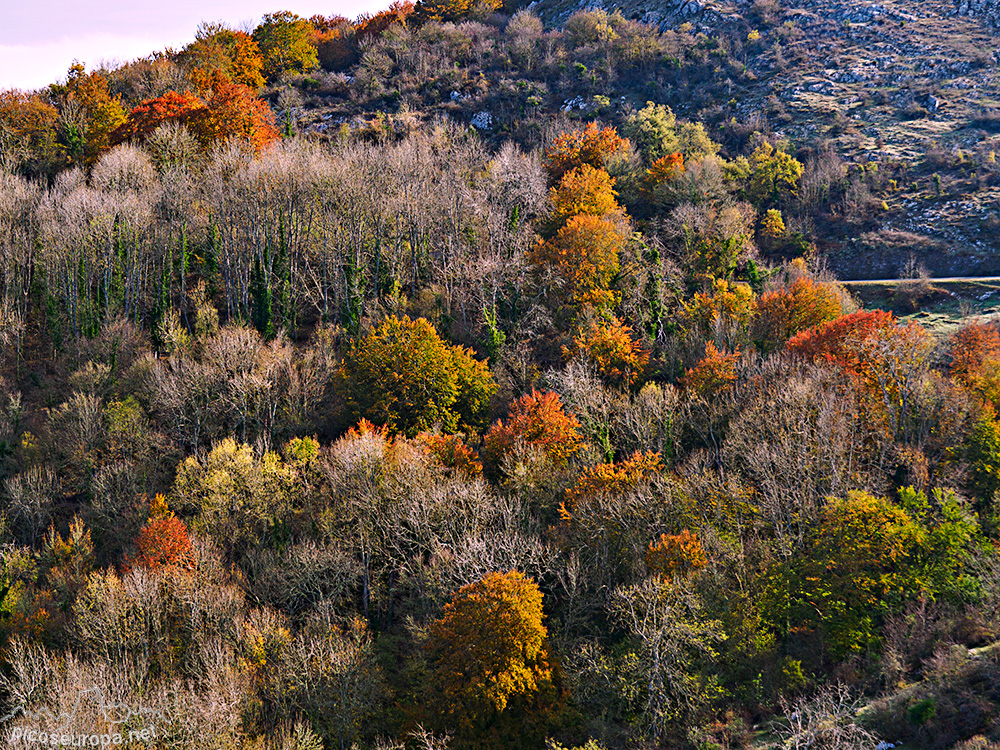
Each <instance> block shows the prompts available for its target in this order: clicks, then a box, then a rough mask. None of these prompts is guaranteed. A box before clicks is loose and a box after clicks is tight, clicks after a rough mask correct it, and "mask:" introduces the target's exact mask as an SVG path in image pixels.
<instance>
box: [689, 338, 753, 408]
mask: <svg viewBox="0 0 1000 750" xmlns="http://www.w3.org/2000/svg"><path fill="white" fill-rule="evenodd" d="M739 358H740V351H739V349H737V350H736V351H735V352H732V353H730V352H727V351H726V350H725V349H722V350H721V351H720V350H719V349H716V347H715V344H714V343H713V342H711V341H709V342H707V343H706V344H705V356H704V357H702V358H701V359H700V360H699V361H698V363H697V364H696V365H695V366H694V367H692V368H691V369H690V370H688V371H687V372H686V373H685V374H684V377H683V378H681V381H680V382H681V385H682V386H684V389H685V390H687V391H690V392H691V393H694V394H695V395H696V396H698V397H699V398H702V399H705V400H706V401H707V400H711V399H712V398H714V397H715V396H717V395H718V394H720V393H722V392H723V391H725V390H727V389H728V388H729V386H731V385H732V384H733V382H734V381H735V380H736V362H737V361H738V360H739Z"/></svg>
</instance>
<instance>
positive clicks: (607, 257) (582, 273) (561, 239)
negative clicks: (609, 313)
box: [528, 214, 628, 308]
mask: <svg viewBox="0 0 1000 750" xmlns="http://www.w3.org/2000/svg"><path fill="white" fill-rule="evenodd" d="M627 241H628V235H627V234H626V233H625V232H623V231H622V230H621V229H620V228H619V226H618V224H617V223H616V222H614V221H611V220H609V219H605V218H601V217H599V216H590V215H587V214H581V215H579V216H574V217H573V218H571V219H570V220H569V221H568V222H567V223H566V225H565V226H564V227H562V229H560V230H559V231H558V232H557V233H556V236H555V237H553V238H552V239H550V240H548V241H547V242H539V243H538V244H537V245H536V246H535V248H534V249H533V250H531V251H530V252H529V253H528V260H530V261H531V262H532V263H534V264H536V265H539V266H547V267H549V268H551V269H552V270H553V271H554V272H555V274H556V275H557V276H558V277H559V278H560V279H561V281H562V284H561V285H560V288H559V291H558V294H557V296H558V297H560V298H561V299H563V300H564V301H566V302H568V303H569V304H572V305H576V306H581V305H593V306H594V307H596V308H607V307H612V306H613V305H614V304H615V303H616V301H617V295H616V294H615V293H614V292H612V291H611V290H610V289H608V287H609V286H610V285H611V282H612V281H613V280H614V278H615V276H616V275H617V274H618V271H619V270H620V268H621V265H620V263H619V260H618V256H619V254H620V253H621V251H622V249H623V247H624V245H625V243H626V242H627Z"/></svg>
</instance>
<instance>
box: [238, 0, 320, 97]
mask: <svg viewBox="0 0 1000 750" xmlns="http://www.w3.org/2000/svg"><path fill="white" fill-rule="evenodd" d="M312 35H313V26H312V24H311V23H309V21H307V20H306V19H304V18H301V17H299V16H297V15H296V14H295V13H290V12H288V11H287V10H283V11H280V12H278V13H268V14H266V15H265V16H264V18H263V19H262V20H261V22H260V25H259V26H258V27H257V28H256V29H254V31H253V39H254V41H255V42H257V45H258V47H259V48H260V53H261V55H263V57H264V75H265V76H267V79H268V80H269V81H273V80H274V79H276V78H280V77H281V76H282V75H284V74H285V73H305V72H306V71H307V70H312V69H313V68H315V67H316V66H317V65H318V64H319V58H318V57H317V54H316V47H315V45H314V44H313V42H312Z"/></svg>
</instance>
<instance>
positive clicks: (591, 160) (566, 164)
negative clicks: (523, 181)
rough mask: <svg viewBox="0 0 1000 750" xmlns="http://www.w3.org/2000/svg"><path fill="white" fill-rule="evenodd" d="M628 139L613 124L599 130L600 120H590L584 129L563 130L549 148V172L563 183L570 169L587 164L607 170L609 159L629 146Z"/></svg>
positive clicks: (546, 161)
mask: <svg viewBox="0 0 1000 750" xmlns="http://www.w3.org/2000/svg"><path fill="white" fill-rule="evenodd" d="M628 145H629V143H628V141H627V140H626V139H625V138H622V137H621V136H620V135H618V133H617V131H616V130H615V129H614V128H612V127H607V128H603V129H598V127H597V123H595V122H588V123H587V125H586V127H584V129H583V130H574V131H573V132H571V133H562V134H561V135H559V137H558V138H556V139H555V141H554V142H553V144H552V146H551V147H550V148H548V149H546V151H545V171H546V172H547V173H548V175H549V180H550V181H551V182H552V183H553V184H557V183H559V181H560V180H561V179H562V178H563V175H565V174H566V173H567V172H570V171H572V170H574V169H577V168H579V167H582V166H583V165H584V164H587V165H588V166H590V167H592V168H594V169H598V170H603V169H605V168H606V167H607V165H608V160H609V159H610V158H611V157H613V156H615V155H616V154H619V153H621V152H622V151H624V150H625V149H627V148H628Z"/></svg>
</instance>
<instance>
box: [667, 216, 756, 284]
mask: <svg viewBox="0 0 1000 750" xmlns="http://www.w3.org/2000/svg"><path fill="white" fill-rule="evenodd" d="M755 220H756V214H755V212H754V210H753V208H752V207H751V206H749V205H747V204H746V203H736V204H732V205H713V204H704V205H694V204H691V203H686V204H682V205H680V206H678V207H677V208H676V209H674V211H673V212H672V213H671V222H672V224H673V227H674V232H675V234H676V236H677V238H678V239H679V240H680V243H681V245H682V247H683V263H684V270H685V271H686V272H687V273H688V275H689V276H691V277H694V278H704V277H712V278H721V279H728V278H729V277H730V276H732V274H733V272H734V271H735V270H736V268H737V267H738V266H739V265H740V263H742V262H745V261H746V260H748V259H749V258H752V257H754V256H755V255H756V252H757V248H756V247H755V246H754V243H753V236H754V231H753V227H754V223H755Z"/></svg>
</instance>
